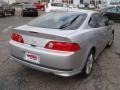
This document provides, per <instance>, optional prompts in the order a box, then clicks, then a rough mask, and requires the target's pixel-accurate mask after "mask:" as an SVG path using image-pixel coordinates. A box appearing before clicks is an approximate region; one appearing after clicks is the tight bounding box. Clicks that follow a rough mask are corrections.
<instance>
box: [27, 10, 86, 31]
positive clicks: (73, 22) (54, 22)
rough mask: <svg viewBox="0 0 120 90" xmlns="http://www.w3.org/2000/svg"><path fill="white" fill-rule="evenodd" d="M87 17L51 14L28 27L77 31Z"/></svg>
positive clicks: (68, 13) (63, 13) (72, 13)
mask: <svg viewBox="0 0 120 90" xmlns="http://www.w3.org/2000/svg"><path fill="white" fill-rule="evenodd" d="M86 17H87V15H86V14H84V13H76V12H51V13H47V14H45V15H43V16H40V17H38V18H37V19H35V20H33V21H31V22H30V23H29V24H28V25H30V26H35V27H41V28H51V29H66V30H70V29H77V28H79V27H80V25H81V24H82V23H83V22H84V20H85V19H86Z"/></svg>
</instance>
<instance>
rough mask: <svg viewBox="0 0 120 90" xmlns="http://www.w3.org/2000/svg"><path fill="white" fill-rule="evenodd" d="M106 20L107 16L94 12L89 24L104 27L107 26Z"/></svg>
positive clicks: (94, 26)
mask: <svg viewBox="0 0 120 90" xmlns="http://www.w3.org/2000/svg"><path fill="white" fill-rule="evenodd" d="M106 21H107V18H105V17H104V16H102V15H101V14H98V13H96V14H93V16H92V17H91V19H90V21H89V25H90V26H91V27H93V28H98V27H104V26H106Z"/></svg>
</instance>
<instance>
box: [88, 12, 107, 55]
mask: <svg viewBox="0 0 120 90" xmlns="http://www.w3.org/2000/svg"><path fill="white" fill-rule="evenodd" d="M99 22H101V18H100V14H98V13H95V14H93V15H92V16H91V19H90V21H89V26H90V27H92V29H91V31H92V32H94V34H93V40H94V44H95V46H96V48H97V49H96V50H97V51H96V52H98V53H97V54H99V53H100V52H101V51H102V50H103V49H104V47H105V41H106V40H105V39H106V36H105V31H106V28H105V27H103V26H101V25H100V24H101V23H99ZM102 24H103V23H102Z"/></svg>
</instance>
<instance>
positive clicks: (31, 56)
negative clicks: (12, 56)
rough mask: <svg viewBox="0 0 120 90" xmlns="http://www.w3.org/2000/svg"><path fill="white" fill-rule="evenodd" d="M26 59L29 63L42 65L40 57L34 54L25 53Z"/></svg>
mask: <svg viewBox="0 0 120 90" xmlns="http://www.w3.org/2000/svg"><path fill="white" fill-rule="evenodd" d="M24 59H25V60H27V61H29V62H33V63H37V64H40V57H39V55H36V54H33V53H29V52H25V57H24Z"/></svg>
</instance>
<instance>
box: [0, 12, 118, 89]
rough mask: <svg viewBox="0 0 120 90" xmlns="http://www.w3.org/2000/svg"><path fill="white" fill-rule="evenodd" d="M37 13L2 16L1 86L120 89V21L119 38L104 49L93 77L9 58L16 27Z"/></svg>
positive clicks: (0, 41) (4, 87)
mask: <svg viewBox="0 0 120 90" xmlns="http://www.w3.org/2000/svg"><path fill="white" fill-rule="evenodd" d="M32 19H34V17H21V16H20V12H17V13H16V15H15V16H8V17H5V18H3V17H0V90H120V23H115V25H114V27H115V41H114V44H113V46H112V47H111V48H107V49H105V50H104V51H103V53H102V54H101V56H100V57H99V58H98V59H97V61H96V62H95V64H94V70H93V72H92V74H91V76H90V77H88V78H87V79H83V78H82V77H81V76H80V75H77V76H74V77H70V78H63V77H59V76H55V75H53V74H48V73H44V72H40V71H37V70H34V69H31V68H28V67H25V66H23V65H21V64H19V63H17V62H15V61H12V60H10V59H9V57H10V53H9V44H8V41H9V40H10V33H11V31H12V28H14V27H17V26H19V25H23V24H25V23H27V22H29V21H31V20H32Z"/></svg>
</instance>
